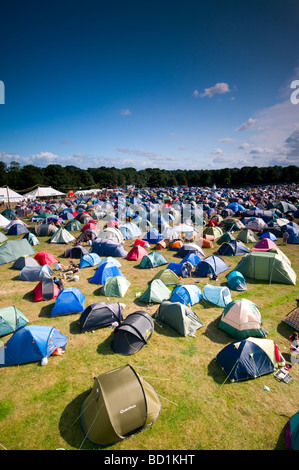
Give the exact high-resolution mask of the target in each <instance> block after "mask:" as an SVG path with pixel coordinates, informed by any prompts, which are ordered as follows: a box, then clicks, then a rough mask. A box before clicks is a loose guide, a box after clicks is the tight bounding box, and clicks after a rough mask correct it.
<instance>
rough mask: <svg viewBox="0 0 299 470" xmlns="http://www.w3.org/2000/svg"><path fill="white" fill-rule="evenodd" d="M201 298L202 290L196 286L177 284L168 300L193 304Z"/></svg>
mask: <svg viewBox="0 0 299 470" xmlns="http://www.w3.org/2000/svg"><path fill="white" fill-rule="evenodd" d="M201 299H202V292H201V290H200V289H199V287H198V286H195V285H194V284H187V285H184V286H177V287H176V288H175V289H174V290H173V291H172V294H171V297H170V302H181V303H182V304H184V305H188V304H190V305H194V304H197V303H198V302H200V300H201Z"/></svg>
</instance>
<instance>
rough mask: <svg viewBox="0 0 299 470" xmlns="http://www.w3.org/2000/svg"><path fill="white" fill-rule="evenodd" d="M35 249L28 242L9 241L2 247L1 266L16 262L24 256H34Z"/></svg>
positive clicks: (0, 252) (0, 248)
mask: <svg viewBox="0 0 299 470" xmlns="http://www.w3.org/2000/svg"><path fill="white" fill-rule="evenodd" d="M34 254H35V250H34V248H33V247H32V246H31V245H30V243H28V241H27V240H24V239H21V240H7V241H6V242H5V243H3V245H1V246H0V265H1V264H7V263H11V262H12V261H16V259H18V258H19V257H20V256H22V255H34Z"/></svg>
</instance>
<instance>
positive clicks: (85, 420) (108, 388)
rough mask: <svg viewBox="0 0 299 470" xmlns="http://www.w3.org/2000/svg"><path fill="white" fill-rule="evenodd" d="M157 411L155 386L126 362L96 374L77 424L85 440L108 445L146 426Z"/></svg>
mask: <svg viewBox="0 0 299 470" xmlns="http://www.w3.org/2000/svg"><path fill="white" fill-rule="evenodd" d="M160 411H161V403H160V399H159V396H158V394H157V392H156V390H155V389H154V387H153V386H152V385H151V384H150V383H149V382H147V381H145V380H144V379H143V378H142V377H141V376H140V375H139V374H137V373H136V372H135V370H134V369H133V367H131V366H130V365H128V364H127V365H125V366H121V367H118V368H117V369H114V370H111V371H108V372H106V373H103V374H101V375H99V376H98V377H95V379H94V385H93V388H92V390H91V392H90V393H89V394H88V395H87V397H86V398H85V399H84V400H83V402H82V405H81V409H80V423H81V428H82V430H83V433H84V436H85V438H86V439H88V440H89V441H90V442H92V443H93V444H96V445H99V446H109V445H112V444H115V443H116V442H120V441H123V440H124V439H126V438H128V437H130V436H132V435H133V434H135V433H136V432H139V431H143V430H145V429H147V428H148V427H149V426H151V425H152V424H153V423H154V422H155V421H156V420H157V419H158V417H159V414H160Z"/></svg>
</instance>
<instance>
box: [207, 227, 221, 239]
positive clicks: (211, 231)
mask: <svg viewBox="0 0 299 470" xmlns="http://www.w3.org/2000/svg"><path fill="white" fill-rule="evenodd" d="M203 234H204V235H213V237H214V238H215V240H217V238H220V237H221V236H222V235H223V230H222V228H221V227H218V226H216V227H207V228H205V229H204V231H203Z"/></svg>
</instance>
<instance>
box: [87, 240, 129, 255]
mask: <svg viewBox="0 0 299 470" xmlns="http://www.w3.org/2000/svg"><path fill="white" fill-rule="evenodd" d="M90 253H97V254H98V255H99V256H114V257H116V258H123V257H124V256H126V255H127V254H128V253H127V252H126V250H125V249H124V247H123V245H122V243H116V242H114V241H112V240H109V239H108V238H96V239H95V240H94V242H93V245H92V249H91V251H90Z"/></svg>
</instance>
